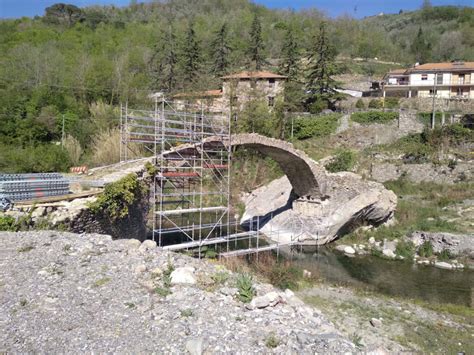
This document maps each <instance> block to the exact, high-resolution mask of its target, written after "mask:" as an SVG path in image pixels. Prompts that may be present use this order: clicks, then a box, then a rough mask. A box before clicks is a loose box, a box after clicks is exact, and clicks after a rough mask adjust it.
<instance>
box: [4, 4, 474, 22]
mask: <svg viewBox="0 0 474 355" xmlns="http://www.w3.org/2000/svg"><path fill="white" fill-rule="evenodd" d="M58 2H65V3H68V4H74V5H77V6H79V7H83V6H87V5H97V4H102V5H103V4H115V5H117V6H124V5H128V4H129V3H130V1H129V0H0V17H1V18H11V17H22V16H35V15H43V13H44V9H45V8H46V7H48V6H50V5H52V4H55V3H58ZM255 2H256V3H259V4H263V5H266V6H269V7H272V8H292V9H296V10H298V9H303V8H310V7H316V8H318V9H319V10H322V11H324V12H326V13H327V14H328V15H330V16H333V17H335V16H339V15H344V14H349V15H352V16H354V17H364V16H370V15H376V14H379V13H381V12H384V13H396V12H398V11H399V10H400V9H403V10H414V9H417V8H419V7H420V5H421V3H422V0H390V1H384V0H313V1H311V0H256V1H255ZM431 2H432V4H433V5H461V6H474V0H432V1H431Z"/></svg>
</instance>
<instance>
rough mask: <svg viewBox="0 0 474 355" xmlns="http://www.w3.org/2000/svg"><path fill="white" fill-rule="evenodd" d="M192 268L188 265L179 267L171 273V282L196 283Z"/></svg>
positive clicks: (173, 283) (174, 283) (175, 283)
mask: <svg viewBox="0 0 474 355" xmlns="http://www.w3.org/2000/svg"><path fill="white" fill-rule="evenodd" d="M194 270H195V269H194V268H193V267H190V266H185V267H179V268H177V269H176V270H174V271H173V272H172V273H171V275H170V276H171V284H172V285H177V284H191V285H194V284H195V283H196V279H195V278H194Z"/></svg>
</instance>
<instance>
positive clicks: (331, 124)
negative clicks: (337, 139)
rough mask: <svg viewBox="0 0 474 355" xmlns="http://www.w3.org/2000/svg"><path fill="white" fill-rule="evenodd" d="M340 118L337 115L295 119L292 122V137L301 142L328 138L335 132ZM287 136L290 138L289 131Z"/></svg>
mask: <svg viewBox="0 0 474 355" xmlns="http://www.w3.org/2000/svg"><path fill="white" fill-rule="evenodd" d="M340 118H341V115H339V114H329V115H322V116H316V117H298V118H295V119H294V120H293V137H294V138H296V139H298V140H302V139H308V138H318V137H324V136H329V135H331V134H332V133H335V132H336V129H337V127H338V126H339V119H340ZM288 136H289V137H290V136H291V131H290V132H288Z"/></svg>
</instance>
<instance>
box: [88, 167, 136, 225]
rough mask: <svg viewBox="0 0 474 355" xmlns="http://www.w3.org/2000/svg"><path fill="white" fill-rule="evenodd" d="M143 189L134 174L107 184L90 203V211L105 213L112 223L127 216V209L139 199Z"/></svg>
mask: <svg viewBox="0 0 474 355" xmlns="http://www.w3.org/2000/svg"><path fill="white" fill-rule="evenodd" d="M143 193H144V188H143V187H142V186H141V184H140V182H139V181H138V178H137V176H136V175H135V174H129V175H127V176H125V177H124V178H122V179H120V180H119V181H116V182H113V183H110V184H107V185H106V186H105V189H104V192H102V193H101V194H100V195H99V196H98V197H97V200H96V201H94V202H92V203H91V204H90V205H89V207H90V210H91V211H92V212H93V213H95V214H97V213H100V212H102V213H105V214H107V215H108V216H109V218H110V219H111V220H112V221H115V220H118V219H122V218H124V217H126V216H127V215H128V212H129V207H130V206H131V205H133V203H134V202H135V201H136V200H137V199H139V198H140V197H141V195H142V194H143Z"/></svg>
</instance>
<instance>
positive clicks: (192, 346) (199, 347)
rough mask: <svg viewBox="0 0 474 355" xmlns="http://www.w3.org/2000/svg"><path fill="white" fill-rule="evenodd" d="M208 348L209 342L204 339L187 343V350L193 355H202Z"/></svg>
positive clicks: (191, 340) (196, 339)
mask: <svg viewBox="0 0 474 355" xmlns="http://www.w3.org/2000/svg"><path fill="white" fill-rule="evenodd" d="M206 347H207V342H206V341H205V340H204V338H195V339H190V340H188V341H187V342H186V350H187V351H188V352H189V353H190V354H191V355H201V354H202V353H203V352H204V350H205V349H206Z"/></svg>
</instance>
